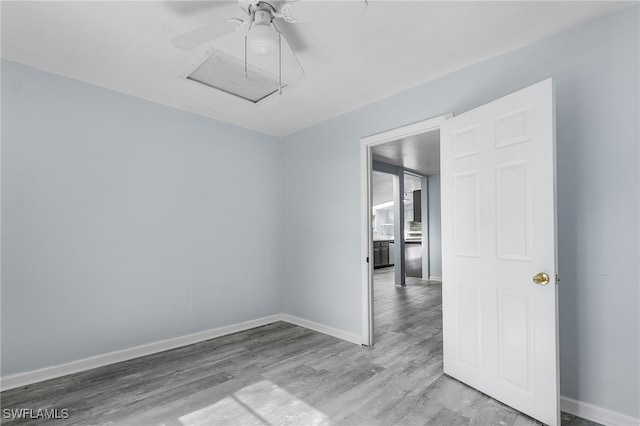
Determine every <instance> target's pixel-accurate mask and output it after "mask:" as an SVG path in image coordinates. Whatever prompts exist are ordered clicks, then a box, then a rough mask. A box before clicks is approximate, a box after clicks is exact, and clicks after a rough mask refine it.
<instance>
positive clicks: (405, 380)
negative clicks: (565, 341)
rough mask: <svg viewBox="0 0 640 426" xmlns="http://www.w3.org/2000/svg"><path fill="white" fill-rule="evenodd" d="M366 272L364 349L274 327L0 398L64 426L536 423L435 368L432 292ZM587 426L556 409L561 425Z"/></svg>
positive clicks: (436, 323) (438, 345)
mask: <svg viewBox="0 0 640 426" xmlns="http://www.w3.org/2000/svg"><path fill="white" fill-rule="evenodd" d="M392 275H393V268H387V269H384V270H379V271H376V274H375V292H374V293H375V308H376V309H375V319H376V322H375V336H376V344H375V345H374V346H373V347H362V346H357V345H354V344H352V343H349V342H345V341H342V340H340V339H337V338H333V337H330V336H327V335H324V334H321V333H317V332H314V331H310V330H307V329H304V328H301V327H297V326H294V325H291V324H287V323H283V322H278V323H273V324H270V325H266V326H263V327H259V328H256V329H252V330H249V331H245V332H241V333H236V334H233V335H229V336H225V337H221V338H217V339H213V340H209V341H206V342H202V343H198V344H195V345H190V346H187V347H184V348H179V349H175V350H172V351H167V352H163V353H159V354H155V355H151V356H147V357H144V358H138V359H135V360H132V361H127V362H122V363H118V364H114V365H110V366H106V367H102V368H98V369H94V370H90V371H85V372H82V373H78V374H74V375H71V376H66V377H62V378H58V379H54V380H49V381H46V382H42V383H38V384H34V385H30V386H26V387H24V388H19V389H13V390H9V391H6V392H2V393H1V394H0V401H1V403H2V408H3V409H6V408H9V409H10V408H32V409H38V408H48V409H51V408H58V409H63V408H66V409H68V410H69V418H68V419H66V420H59V421H57V422H56V421H48V422H40V423H38V422H34V421H33V420H30V421H18V420H11V421H7V420H6V419H3V420H2V423H3V424H11V425H13V424H45V423H46V424H64V425H121V424H122V425H166V426H186V425H264V424H268V425H314V424H321V425H331V424H337V425H414V424H416V425H417V424H430V425H502V426H507V425H537V424H539V423H538V422H536V421H535V420H533V419H531V418H529V417H527V416H524V415H522V414H520V413H518V412H516V411H514V410H512V409H511V408H509V407H506V406H504V405H503V404H501V403H499V402H497V401H495V400H493V399H491V398H489V397H487V396H486V395H484V394H482V393H480V392H478V391H476V390H474V389H472V388H469V387H468V386H465V385H464V384H462V383H460V382H458V381H456V380H454V379H451V378H449V377H447V376H445V375H443V373H442V323H441V289H440V284H439V283H437V282H433V281H424V280H420V279H413V278H410V279H408V280H407V281H408V284H407V286H406V287H404V288H396V287H394V286H393V284H392V278H393V277H392ZM593 424H594V423H591V422H588V421H586V420H583V419H580V418H576V417H573V416H570V415H566V414H563V425H570V426H577V425H593Z"/></svg>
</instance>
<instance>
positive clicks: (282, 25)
mask: <svg viewBox="0 0 640 426" xmlns="http://www.w3.org/2000/svg"><path fill="white" fill-rule="evenodd" d="M273 26H274V27H275V28H276V30H277V31H278V32H279V33H280V34H282V36H283V37H284V38H285V39H286V41H287V42H288V43H289V45H290V46H291V48H292V49H293V50H294V51H295V52H304V51H305V50H306V49H307V42H306V41H305V40H304V37H302V36H301V35H300V32H299V31H298V27H297V26H295V25H291V24H289V23H288V22H278V23H277V24H276V22H274V23H273Z"/></svg>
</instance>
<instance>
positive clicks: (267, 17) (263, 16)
mask: <svg viewBox="0 0 640 426" xmlns="http://www.w3.org/2000/svg"><path fill="white" fill-rule="evenodd" d="M274 12H275V9H274V8H273V6H271V5H270V4H269V3H265V2H258V3H256V4H255V5H253V6H251V14H252V16H253V24H254V25H270V24H271V21H272V20H273V14H274Z"/></svg>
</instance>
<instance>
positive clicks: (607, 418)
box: [560, 396, 640, 426]
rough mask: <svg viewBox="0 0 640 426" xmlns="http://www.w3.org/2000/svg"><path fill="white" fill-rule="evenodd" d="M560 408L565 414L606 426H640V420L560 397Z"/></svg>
mask: <svg viewBox="0 0 640 426" xmlns="http://www.w3.org/2000/svg"><path fill="white" fill-rule="evenodd" d="M560 408H561V409H562V411H564V412H565V413H569V414H573V415H574V416H578V417H582V418H583V419H587V420H591V421H593V422H597V423H602V424H603V425H607V426H640V419H637V418H635V417H631V416H627V415H626V414H620V413H617V412H615V411H611V410H607V409H606V408H602V407H598V406H597V405H592V404H588V403H586V402H582V401H576V400H575V399H571V398H567V397H565V396H561V397H560Z"/></svg>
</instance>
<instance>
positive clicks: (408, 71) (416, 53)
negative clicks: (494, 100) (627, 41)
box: [2, 0, 637, 136]
mask: <svg viewBox="0 0 640 426" xmlns="http://www.w3.org/2000/svg"><path fill="white" fill-rule="evenodd" d="M302 1H313V0H302ZM632 4H637V2H613V1H585V2H582V1H568V2H561V1H542V2H530V1H516V2H505V1H498V2H485V1H471V2H459V1H441V2H436V1H407V2H404V1H402V2H401V1H376V0H369V7H368V11H367V15H366V16H365V17H364V18H363V19H359V20H357V21H354V22H352V23H351V24H345V23H344V22H342V23H339V22H333V21H325V22H313V23H304V24H303V23H300V24H295V25H296V26H295V28H289V32H287V33H286V34H288V35H289V36H290V42H291V44H292V46H293V47H294V49H296V48H297V51H298V59H299V61H300V63H301V64H302V66H303V68H304V70H305V73H306V74H305V76H304V77H303V78H302V79H301V80H299V81H298V82H296V83H294V84H293V85H292V86H290V87H287V88H286V89H285V91H284V93H283V94H282V95H281V96H278V95H275V96H272V97H270V98H268V99H267V100H265V101H263V102H261V103H259V104H252V103H249V102H247V101H243V100H240V99H236V98H234V97H232V96H230V95H227V94H224V93H221V92H218V91H216V90H214V89H210V88H206V87H203V86H199V85H197V84H195V83H192V82H188V81H186V80H184V78H182V77H181V76H182V75H183V74H184V73H185V72H186V71H187V70H188V69H190V68H191V67H192V66H193V64H194V63H195V62H194V61H197V60H198V59H201V57H202V55H203V52H204V51H205V50H206V49H207V48H209V47H211V46H210V45H207V44H205V45H203V46H201V47H199V48H196V49H193V50H191V51H183V50H179V49H177V48H175V47H173V46H172V44H171V42H170V40H171V39H172V38H174V37H176V36H178V35H180V34H182V33H185V32H187V31H190V30H192V29H195V28H197V27H199V26H202V25H205V24H208V23H211V22H214V21H217V20H220V19H224V18H228V17H242V16H243V15H242V12H241V11H240V8H239V7H238V5H237V4H236V3H235V2H222V1H207V2H191V1H176V2H167V1H71V2H58V1H44V2H36V1H2V56H3V57H4V58H7V59H10V60H14V61H16V62H20V63H24V64H28V65H32V66H34V67H37V68H40V69H44V70H47V71H50V72H54V73H57V74H61V75H65V76H69V77H72V78H75V79H78V80H82V81H86V82H90V83H93V84H96V85H99V86H103V87H107V88H110V89H113V90H117V91H120V92H124V93H127V94H131V95H134V96H138V97H141V98H145V99H149V100H151V101H154V102H158V103H161V104H165V105H170V106H173V107H176V108H180V109H183V110H186V111H190V112H194V113H197V114H201V115H204V116H207V117H211V118H215V119H218V120H222V121H225V122H229V123H233V124H236V125H239V126H242V127H246V128H250V129H254V130H258V131H261V132H264V133H268V134H272V135H276V136H284V135H287V134H290V133H292V132H295V131H297V130H300V129H302V128H305V127H308V126H311V125H313V124H316V123H318V122H321V121H323V120H326V119H328V118H331V117H334V116H337V115H340V114H343V113H345V112H347V111H350V110H353V109H356V108H359V107H361V106H363V105H366V104H368V103H371V102H373V101H376V100H378V99H381V98H384V97H387V96H389V95H391V94H394V93H397V92H399V91H402V90H404V89H408V88H410V87H413V86H416V85H418V84H420V83H423V82H426V81H429V80H432V79H434V78H436V77H438V76H441V75H444V74H447V73H449V72H451V71H454V70H456V69H459V68H462V67H464V66H467V65H469V64H472V63H476V62H479V61H481V60H484V59H487V58H490V57H493V56H496V55H499V54H501V53H504V52H507V51H510V50H513V49H516V48H519V47H522V46H524V45H527V44H530V43H532V42H535V41H537V40H540V39H542V38H544V37H547V36H550V35H552V34H555V33H558V32H560V31H563V30H565V29H567V28H570V27H572V26H575V25H577V24H580V23H582V22H586V21H588V20H591V19H594V18H596V17H599V16H602V15H606V14H609V13H612V12H614V11H617V10H619V9H622V8H624V7H627V6H630V5H632ZM292 32H295V33H292ZM212 45H214V44H212Z"/></svg>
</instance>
